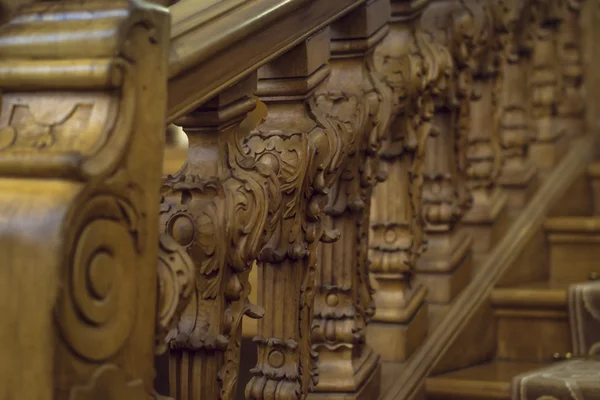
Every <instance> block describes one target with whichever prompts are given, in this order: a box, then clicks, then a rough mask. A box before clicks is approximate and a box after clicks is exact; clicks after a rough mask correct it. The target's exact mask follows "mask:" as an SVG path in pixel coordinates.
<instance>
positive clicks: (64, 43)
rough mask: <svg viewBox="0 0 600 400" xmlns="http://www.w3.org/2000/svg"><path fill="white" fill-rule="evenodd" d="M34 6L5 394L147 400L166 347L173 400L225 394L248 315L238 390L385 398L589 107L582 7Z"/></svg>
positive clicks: (11, 130)
mask: <svg viewBox="0 0 600 400" xmlns="http://www.w3.org/2000/svg"><path fill="white" fill-rule="evenodd" d="M588 1H589V2H592V1H593V0H588ZM26 3H30V2H28V1H24V2H22V3H19V2H16V3H15V2H7V3H6V4H5V6H6V7H4V8H3V10H4V14H3V15H2V18H1V19H0V21H6V22H5V23H4V25H3V26H2V27H1V28H0V90H1V92H0V93H1V96H2V97H1V100H2V111H1V114H0V232H2V235H1V236H0V249H1V254H2V257H3V262H2V268H0V285H1V287H0V289H1V290H0V292H1V293H2V294H3V301H0V304H1V307H2V308H1V309H2V313H1V314H0V315H2V318H3V319H2V322H3V323H2V328H1V329H0V343H1V344H0V346H2V352H0V356H1V357H0V359H1V361H0V366H1V370H0V372H1V373H0V388H1V390H0V393H2V396H3V397H2V399H70V400H78V399H103V400H105V399H147V398H151V397H152V396H154V397H155V398H159V397H160V396H159V395H157V394H152V393H154V391H153V381H154V378H155V377H154V363H153V356H154V354H155V353H160V352H164V351H166V350H168V353H169V355H168V357H169V377H168V379H169V383H170V391H171V396H173V397H174V398H175V399H176V400H186V399H209V400H212V399H219V398H221V399H234V398H235V396H236V391H237V386H238V380H239V378H238V375H239V373H240V371H239V363H240V351H241V338H242V322H243V321H244V319H245V318H244V317H249V318H255V319H259V321H258V327H257V332H256V335H255V336H254V339H253V342H254V344H255V346H256V351H257V354H258V361H257V363H256V366H255V367H254V368H253V369H252V370H251V375H252V377H251V379H250V380H249V381H248V382H247V383H246V382H244V384H245V397H246V399H269V400H271V399H272V400H286V399H302V398H305V397H306V396H307V395H308V394H309V393H311V394H310V398H311V399H321V398H323V399H376V398H378V397H379V396H380V395H381V394H382V393H381V365H382V362H383V361H390V362H395V363H406V365H407V368H408V367H410V365H411V364H410V361H411V357H412V356H413V355H414V352H415V351H416V350H417V349H420V351H422V352H423V351H427V348H424V347H423V346H427V342H426V339H427V337H428V335H430V334H431V333H432V332H435V330H436V327H437V326H438V325H439V324H440V323H443V322H444V321H445V320H444V318H446V317H447V316H448V311H449V310H451V308H452V305H453V304H454V303H455V299H456V298H457V296H458V295H459V294H460V293H461V292H462V291H463V289H465V288H466V287H469V285H470V281H471V276H476V273H477V271H478V266H480V265H482V262H484V261H485V260H486V257H488V255H489V254H490V251H491V250H492V249H493V248H494V246H495V245H496V243H497V242H498V241H499V240H500V239H501V238H502V237H503V235H504V233H505V232H506V229H507V227H508V226H510V224H511V223H512V222H513V221H514V220H515V218H516V216H517V215H518V214H519V211H520V210H521V209H522V208H523V207H524V206H525V205H526V204H527V203H528V201H529V199H530V198H531V195H532V194H533V193H534V192H535V190H536V188H537V187H538V186H539V184H540V182H543V180H544V178H545V176H546V175H548V173H549V172H550V171H552V170H553V168H554V167H555V166H556V165H557V164H558V162H559V161H560V159H561V157H562V155H563V154H565V152H566V151H567V149H568V148H569V146H570V144H571V143H572V142H573V141H574V140H576V138H577V137H578V136H584V135H586V134H587V133H588V132H590V131H591V130H593V129H595V125H596V120H597V116H598V115H600V114H598V113H596V110H595V109H594V108H595V107H594V103H593V102H592V100H594V99H595V98H596V97H595V94H594V93H592V88H591V87H589V86H586V85H588V82H592V83H589V85H593V84H594V82H595V80H594V79H596V78H595V77H594V75H595V74H594V71H593V70H591V69H590V65H592V62H593V60H595V59H596V58H594V57H597V56H596V55H594V54H592V55H590V54H588V55H587V56H586V55H585V54H584V53H585V52H584V51H583V46H585V45H586V43H589V36H590V35H592V34H593V32H590V31H589V30H587V31H586V30H585V29H583V27H585V26H589V24H588V25H585V24H583V23H582V22H581V21H580V18H581V15H580V11H581V9H582V7H584V5H585V2H583V1H574V0H570V1H559V0H487V1H485V0H431V1H428V0H412V1H411V0H368V1H365V0H311V1H306V0H304V1H303V0H209V1H200V0H182V1H180V2H177V3H176V4H173V5H171V6H170V7H168V8H167V7H165V6H164V5H159V4H151V3H146V2H143V1H136V0H118V1H106V0H87V1H85V2H81V1H75V0H73V1H71V0H67V1H60V2H59V1H55V2H53V1H50V2H47V1H43V2H39V3H35V2H34V3H31V4H26ZM169 13H170V15H169ZM169 29H170V34H169ZM586 35H587V36H586ZM588 47H589V45H588ZM585 57H587V58H585ZM257 104H259V105H260V107H259V108H256V106H257ZM590 104H592V106H590ZM165 110H166V112H165ZM265 110H266V111H265ZM169 123H174V124H175V125H177V126H179V127H181V128H182V129H183V130H184V131H185V133H186V134H187V137H188V139H189V149H188V153H187V158H186V159H185V162H184V164H183V166H182V167H181V169H180V170H179V171H178V172H177V173H174V174H170V175H167V176H164V177H162V178H161V170H160V169H161V163H162V159H163V152H164V149H165V143H164V131H165V127H166V126H167V124H169ZM157 228H158V229H157ZM157 260H158V264H157ZM253 265H255V267H254V273H256V275H255V276H254V278H252V279H255V282H254V284H253V285H252V287H250V286H251V285H250V284H249V280H250V278H249V274H250V273H251V269H252V266H253ZM157 266H158V268H157ZM374 289H375V290H374ZM251 290H252V291H254V292H255V293H256V294H257V295H256V298H257V301H256V304H252V303H251V302H250V301H249V299H248V295H249V293H250V291H251ZM424 343H425V344H424ZM432 351H433V350H432ZM419 357H421V358H420V359H421V360H427V358H426V357H422V356H419ZM430 359H432V358H431V357H430ZM425 362H426V361H423V362H422V363H421V364H420V366H419V368H428V367H427V366H426V364H423V363H425ZM427 365H428V364H427ZM402 376H406V374H404V375H402ZM159 378H160V377H159ZM423 378H424V377H423V376H421V377H420V378H418V379H417V378H415V379H416V380H415V379H412V378H411V380H410V381H409V380H407V381H406V384H407V385H412V386H411V389H410V390H411V391H414V390H416V389H415V388H416V386H417V385H418V384H419V379H420V380H421V381H422V379H423ZM401 383H402V382H400V383H399V384H401ZM407 390H408V389H407Z"/></svg>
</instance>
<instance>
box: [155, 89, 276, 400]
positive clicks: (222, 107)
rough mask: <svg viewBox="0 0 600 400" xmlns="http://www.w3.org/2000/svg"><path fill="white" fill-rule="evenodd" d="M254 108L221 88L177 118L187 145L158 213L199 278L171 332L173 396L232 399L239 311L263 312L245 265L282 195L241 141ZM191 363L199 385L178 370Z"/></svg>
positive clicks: (272, 221)
mask: <svg viewBox="0 0 600 400" xmlns="http://www.w3.org/2000/svg"><path fill="white" fill-rule="evenodd" d="M244 84H245V83H244ZM240 85H242V88H243V89H246V90H251V89H248V88H246V87H244V86H243V84H240ZM246 85H247V84H246ZM231 91H232V92H234V93H235V89H232V90H231ZM254 106H255V101H254V100H252V99H250V98H249V97H240V98H236V99H234V100H231V99H230V96H228V94H227V93H225V94H222V95H221V96H220V97H218V98H216V99H214V100H211V101H210V102H209V103H208V104H206V105H205V106H203V107H202V108H200V109H198V110H197V111H195V112H194V113H192V114H190V115H188V116H187V117H185V118H183V119H181V120H180V121H178V123H179V124H181V125H182V126H183V127H184V130H185V131H186V133H187V134H188V136H189V140H190V149H189V154H188V159H187V160H186V163H185V164H184V166H183V167H182V169H181V170H180V171H179V172H178V173H177V174H175V175H173V176H168V177H167V178H166V179H165V182H164V184H163V189H162V200H161V214H160V217H161V225H162V229H163V230H164V231H165V232H166V233H167V234H169V235H171V236H172V237H173V238H174V240H175V241H176V242H177V243H178V244H179V245H181V246H183V247H185V248H186V249H187V251H188V252H189V254H190V256H191V258H192V260H193V262H194V266H195V268H194V269H195V281H196V284H195V287H194V290H193V291H192V298H191V301H190V304H189V306H188V307H187V308H186V309H185V311H184V313H183V315H182V317H181V319H180V320H179V323H178V325H177V328H176V330H175V331H174V332H172V333H171V335H170V336H169V341H168V342H169V346H170V348H171V356H170V358H171V361H170V363H171V366H170V369H171V375H172V378H171V391H172V394H173V395H177V393H181V391H182V390H186V389H187V390H188V391H189V393H188V395H189V396H192V397H193V398H200V397H201V398H204V397H207V398H223V399H228V398H232V397H233V396H234V394H235V390H236V387H237V375H238V364H239V347H240V340H241V337H240V336H241V320H242V317H243V316H244V315H248V316H250V317H253V318H259V317H261V316H262V310H260V309H259V308H257V307H256V306H254V305H252V304H250V303H249V302H248V299H247V292H248V282H247V270H248V268H249V267H250V265H251V262H252V261H253V260H254V259H256V258H257V257H258V255H259V252H260V250H261V248H262V245H263V243H265V241H266V239H267V238H268V237H269V235H270V234H271V232H273V231H274V229H275V223H276V220H277V219H278V218H279V216H280V213H279V207H280V204H281V201H280V194H279V184H278V181H277V179H276V177H275V176H274V174H273V173H272V171H270V170H269V169H268V168H264V167H263V166H262V165H260V164H257V163H256V162H255V161H254V160H253V159H252V158H250V157H248V156H247V155H246V154H245V153H244V150H243V149H242V147H241V140H242V139H243V138H242V137H240V136H239V132H240V130H239V124H240V123H241V122H242V120H243V119H244V118H245V116H246V113H247V112H248V111H250V110H252V109H253V108H254ZM208 153H212V157H211V156H208V157H207V154H208ZM188 365H189V366H188ZM190 368H191V373H192V374H194V376H198V377H202V379H201V380H200V381H199V384H198V385H193V386H188V385H187V379H189V378H188V377H187V372H186V373H180V374H179V375H178V374H177V371H184V370H185V371H187V370H189V369H190ZM196 379H198V378H196Z"/></svg>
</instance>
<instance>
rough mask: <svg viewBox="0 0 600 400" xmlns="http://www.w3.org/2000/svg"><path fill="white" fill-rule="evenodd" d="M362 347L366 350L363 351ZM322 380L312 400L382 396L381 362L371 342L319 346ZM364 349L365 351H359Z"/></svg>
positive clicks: (369, 398) (353, 399)
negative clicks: (330, 347)
mask: <svg viewBox="0 0 600 400" xmlns="http://www.w3.org/2000/svg"><path fill="white" fill-rule="evenodd" d="M361 350H362V351H361ZM318 351H319V383H318V385H317V387H316V388H315V390H314V392H313V393H311V394H309V395H308V400H373V399H377V398H379V395H380V384H381V363H380V362H379V361H380V357H379V354H377V353H376V352H375V351H373V349H372V348H371V347H369V346H368V345H358V346H357V345H345V344H342V345H340V347H337V348H336V349H328V348H326V347H325V346H319V348H318ZM357 351H361V354H360V355H358V354H356V353H357Z"/></svg>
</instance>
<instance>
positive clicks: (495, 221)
mask: <svg viewBox="0 0 600 400" xmlns="http://www.w3.org/2000/svg"><path fill="white" fill-rule="evenodd" d="M481 194H482V195H483V196H477V195H476V194H474V203H473V207H472V208H471V209H470V210H469V211H468V212H467V213H466V214H465V215H464V217H463V219H462V225H463V230H464V231H465V232H466V233H467V234H468V235H470V236H471V238H472V239H473V256H474V258H475V261H476V263H475V264H476V265H477V261H478V260H480V259H482V258H484V257H485V255H486V254H487V252H488V251H490V250H491V249H492V248H493V247H494V245H495V244H496V243H497V242H498V240H500V238H501V237H502V236H503V235H504V232H505V231H506V229H507V228H508V225H509V222H508V208H507V207H506V204H507V201H508V196H507V195H506V194H505V193H504V192H503V191H502V190H501V189H499V188H495V190H494V191H493V192H492V193H491V194H487V193H485V194H484V193H481Z"/></svg>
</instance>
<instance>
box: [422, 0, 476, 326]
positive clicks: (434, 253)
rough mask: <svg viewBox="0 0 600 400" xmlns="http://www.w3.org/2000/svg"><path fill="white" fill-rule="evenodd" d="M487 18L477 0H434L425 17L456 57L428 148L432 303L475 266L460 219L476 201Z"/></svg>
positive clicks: (425, 269)
mask: <svg viewBox="0 0 600 400" xmlns="http://www.w3.org/2000/svg"><path fill="white" fill-rule="evenodd" d="M484 17H485V13H484V10H483V9H482V7H481V6H479V5H478V4H477V3H476V2H474V1H473V2H470V1H469V2H464V1H453V0H446V1H439V2H435V3H433V4H432V5H431V6H430V7H428V8H427V9H426V10H425V11H424V12H423V15H422V16H421V19H420V27H421V29H422V31H423V33H424V35H426V36H428V37H429V38H430V40H431V41H432V42H434V43H437V44H438V45H440V46H444V47H445V48H446V49H447V51H448V53H449V54H450V56H451V61H450V62H449V63H448V65H449V66H450V70H449V72H450V73H449V76H445V77H444V76H442V77H440V79H441V87H440V89H439V90H437V91H436V93H435V96H434V99H433V101H434V104H435V113H434V116H433V119H432V122H431V128H430V135H429V139H428V141H427V145H426V150H425V152H426V154H427V157H426V159H425V166H424V184H423V197H422V203H423V204H422V208H421V216H422V218H423V221H424V226H425V231H426V237H427V239H428V248H427V252H426V253H425V254H424V255H423V256H422V257H421V258H420V259H419V261H418V263H417V265H416V270H417V271H418V274H417V279H416V282H419V283H423V284H425V285H426V286H427V287H428V289H429V294H428V299H429V302H430V307H431V304H447V303H448V302H450V301H451V300H452V299H453V298H454V297H455V296H456V295H457V294H458V292H459V291H460V290H461V289H462V288H463V287H464V286H465V285H466V284H467V283H468V279H467V277H468V275H469V271H470V268H471V246H472V241H471V239H470V237H469V236H468V235H467V234H466V233H465V232H464V231H462V230H458V229H456V224H457V222H458V221H459V220H460V219H461V218H462V217H463V215H464V214H465V212H466V211H468V210H469V208H470V207H471V205H472V195H471V189H472V187H469V186H468V185H467V177H468V176H467V173H468V172H469V171H468V161H469V159H468V156H470V153H469V152H468V151H469V137H470V135H471V128H472V127H471V100H472V96H473V74H474V72H475V67H476V64H475V54H476V49H477V46H478V45H479V40H481V38H482V34H483V28H484V25H485V24H484V23H485V20H484V19H485V18H484ZM435 315H439V314H435ZM434 318H435V317H434Z"/></svg>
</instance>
